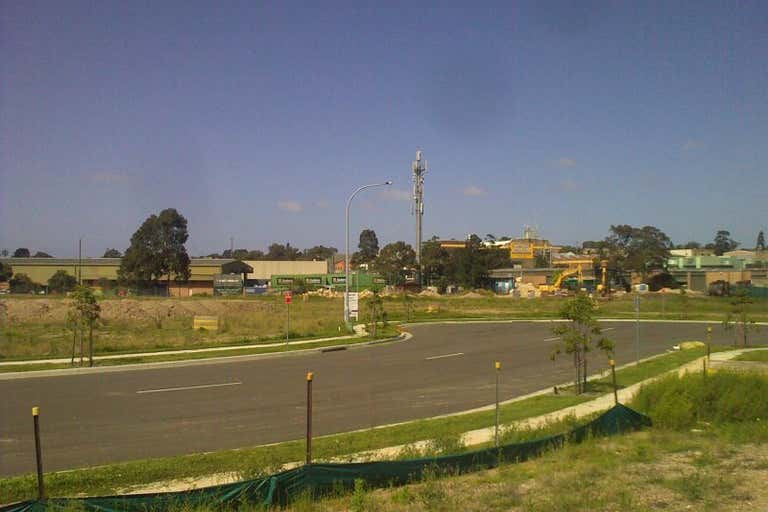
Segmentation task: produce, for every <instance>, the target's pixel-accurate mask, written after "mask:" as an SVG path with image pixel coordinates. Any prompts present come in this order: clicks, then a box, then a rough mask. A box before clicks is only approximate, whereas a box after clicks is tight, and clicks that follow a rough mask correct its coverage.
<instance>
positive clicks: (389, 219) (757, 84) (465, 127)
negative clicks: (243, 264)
mask: <svg viewBox="0 0 768 512" xmlns="http://www.w3.org/2000/svg"><path fill="white" fill-rule="evenodd" d="M416 4H418V5H421V6H420V7H413V5H414V3H413V2H403V3H401V4H400V5H397V4H396V3H392V2H389V3H382V4H381V5H387V6H388V7H375V6H374V4H372V3H370V4H366V3H363V2H350V3H333V2H326V3H325V5H324V6H323V7H307V6H305V5H302V4H294V3H289V2H274V3H259V2H208V1H205V2H203V1H189V0H185V1H171V0H168V1H164V2H140V1H131V2H118V1H114V2H110V1H104V2H96V1H93V2H80V1H67V2H53V1H49V2H45V1H43V2H41V1H30V0H23V1H11V0H9V1H5V2H3V3H2V6H0V48H1V49H2V53H1V54H0V248H7V249H9V250H13V249H15V248H16V247H19V246H26V247H29V248H30V249H32V250H33V251H34V250H44V251H47V252H51V253H53V254H55V255H57V256H71V255H74V254H75V252H76V249H77V239H78V238H79V237H81V236H84V237H85V240H86V242H85V245H86V252H87V254H88V255H90V256H100V255H101V253H102V252H103V250H104V248H105V247H117V248H119V249H121V250H123V249H125V248H126V247H127V245H128V240H129V238H130V236H131V234H132V233H133V232H134V231H135V230H136V228H137V227H138V226H139V224H140V223H141V222H142V221H143V220H144V219H145V218H146V217H147V216H148V215H149V214H151V213H153V212H158V211H159V210H161V209H163V208H166V207H175V208H177V209H178V210H179V211H181V213H182V214H183V215H185V216H186V217H187V219H188V220H189V230H190V239H189V242H188V244H187V247H188V249H189V251H190V253H191V254H194V255H199V254H206V253H209V252H213V251H220V250H222V249H224V248H227V247H228V246H229V237H230V236H232V237H234V238H235V245H236V246H237V247H247V248H265V247H266V246H267V245H268V244H269V243H271V242H273V241H280V242H286V241H288V242H290V243H291V244H292V245H294V246H298V247H308V246H312V245H317V244H323V245H333V246H336V247H338V248H340V249H341V248H343V244H344V223H343V221H344V204H345V201H346V198H347V196H348V195H349V193H351V191H352V190H354V189H355V188H356V187H357V186H359V185H363V184H367V183H372V182H377V181H383V180H387V179H391V180H393V181H394V185H393V186H392V187H391V188H390V190H388V191H387V192H383V191H381V190H376V189H374V190H368V191H365V192H363V193H362V194H361V195H360V196H358V198H357V199H356V200H355V203H354V204H353V209H352V231H353V233H354V234H355V235H356V234H357V233H358V232H359V230H360V229H362V228H366V227H370V228H373V229H374V230H375V231H376V232H377V233H378V235H379V239H380V241H381V242H382V244H383V243H387V242H390V241H395V240H406V241H408V242H409V243H412V242H413V239H414V218H413V217H412V216H411V215H410V203H409V201H408V199H409V192H408V191H409V189H410V187H411V183H410V162H411V160H413V157H414V154H415V151H416V149H417V148H421V149H422V150H423V151H424V155H425V157H426V158H427V160H428V161H429V166H430V172H429V174H428V175H427V178H426V184H425V203H426V205H425V208H426V212H425V217H424V230H425V237H429V236H431V235H433V234H436V235H439V236H441V237H446V238H447V237H463V236H465V235H466V234H467V233H472V232H475V233H478V234H480V235H481V236H483V235H485V234H486V233H492V234H495V235H496V236H502V235H519V234H520V233H521V232H522V229H523V226H524V225H526V224H528V225H534V226H537V227H538V229H539V231H540V233H541V235H542V236H545V237H547V238H550V239H551V240H553V241H555V242H559V243H575V242H579V241H581V240H588V239H600V238H603V237H604V236H606V235H607V233H608V228H609V226H610V225H611V224H620V223H626V224H632V225H646V224H650V225H655V226H657V227H659V228H661V229H662V230H664V231H665V232H666V233H667V234H669V235H670V236H671V237H672V239H673V240H674V241H675V242H685V241H687V240H700V241H710V240H711V239H712V238H713V236H714V232H715V230H716V229H728V230H730V231H731V233H732V235H733V236H734V238H736V239H737V240H740V241H742V242H743V243H744V244H745V245H747V246H750V247H751V246H753V245H754V242H755V238H756V234H757V231H758V230H759V229H763V228H765V226H766V225H768V200H767V199H768V188H767V185H768V173H766V172H765V163H766V161H768V144H766V140H768V4H766V3H764V2H752V3H749V2H743V3H739V4H737V3H735V2H717V3H716V2H700V1H697V2H647V3H639V2H594V1H570V2H522V3H510V2H500V3H498V4H493V3H486V2H473V3H466V4H464V6H461V4H455V5H456V6H455V7H442V8H433V7H429V6H428V5H426V4H419V3H416ZM308 5H312V4H308ZM443 5H445V4H443ZM355 241H356V236H353V245H356V243H355Z"/></svg>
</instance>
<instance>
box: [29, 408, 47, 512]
mask: <svg viewBox="0 0 768 512" xmlns="http://www.w3.org/2000/svg"><path fill="white" fill-rule="evenodd" d="M32 421H33V423H34V426H35V456H36V458H37V499H38V500H44V499H45V483H44V482H43V451H42V448H41V447H40V408H39V407H33V408H32Z"/></svg>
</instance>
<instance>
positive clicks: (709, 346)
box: [707, 327, 712, 361]
mask: <svg viewBox="0 0 768 512" xmlns="http://www.w3.org/2000/svg"><path fill="white" fill-rule="evenodd" d="M711 353H712V327H707V361H710V354H711Z"/></svg>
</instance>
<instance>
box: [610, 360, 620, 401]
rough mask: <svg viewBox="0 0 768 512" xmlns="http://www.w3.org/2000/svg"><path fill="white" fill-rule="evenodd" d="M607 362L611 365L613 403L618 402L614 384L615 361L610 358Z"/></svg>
mask: <svg viewBox="0 0 768 512" xmlns="http://www.w3.org/2000/svg"><path fill="white" fill-rule="evenodd" d="M608 363H609V364H610V365H611V382H613V403H614V404H618V403H619V392H618V388H617V386H616V361H614V360H613V359H610V360H609V361H608Z"/></svg>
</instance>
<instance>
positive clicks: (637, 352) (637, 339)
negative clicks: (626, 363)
mask: <svg viewBox="0 0 768 512" xmlns="http://www.w3.org/2000/svg"><path fill="white" fill-rule="evenodd" d="M635 364H637V365H639V364H640V295H637V294H635Z"/></svg>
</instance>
